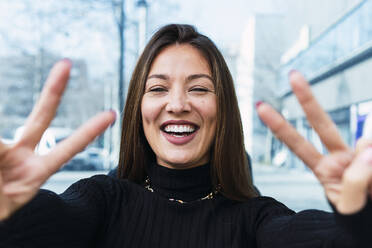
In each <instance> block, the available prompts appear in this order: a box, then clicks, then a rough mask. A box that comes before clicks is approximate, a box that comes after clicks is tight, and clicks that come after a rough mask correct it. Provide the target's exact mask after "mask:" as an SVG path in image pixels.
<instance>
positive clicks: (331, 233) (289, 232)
mask: <svg viewBox="0 0 372 248" xmlns="http://www.w3.org/2000/svg"><path fill="white" fill-rule="evenodd" d="M257 201H258V203H256V205H257V206H258V208H257V210H256V211H257V212H256V216H257V217H256V218H255V221H254V223H255V227H254V228H255V230H256V240H257V247H261V248H271V247H273V248H274V247H286V248H287V247H302V248H307V247H308V248H314V247H322V248H342V247H345V248H346V247H370V244H371V238H370V233H371V231H372V229H371V224H372V218H371V217H372V206H371V203H370V202H369V204H368V205H366V206H365V208H364V209H363V210H361V211H359V212H358V213H355V214H352V215H347V216H345V215H341V214H339V213H337V212H335V213H334V214H333V213H328V212H324V211H319V210H305V211H301V212H298V213H295V212H293V211H292V210H290V209H288V208H287V207H285V206H284V205H283V204H281V203H279V202H277V201H275V200H274V199H272V198H267V197H264V198H261V199H257Z"/></svg>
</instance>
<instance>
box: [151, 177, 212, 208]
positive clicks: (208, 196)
mask: <svg viewBox="0 0 372 248" xmlns="http://www.w3.org/2000/svg"><path fill="white" fill-rule="evenodd" d="M145 189H147V190H148V191H150V192H154V189H153V188H151V186H150V178H148V177H147V178H146V180H145ZM217 194H218V189H215V190H213V191H211V192H210V193H209V194H208V195H206V196H204V197H202V198H199V199H197V200H194V201H189V202H186V201H183V200H179V199H174V198H168V200H169V201H175V202H178V203H181V204H187V203H192V202H198V201H204V200H211V199H213V198H214V197H215V195H217Z"/></svg>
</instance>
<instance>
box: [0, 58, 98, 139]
mask: <svg viewBox="0 0 372 248" xmlns="http://www.w3.org/2000/svg"><path fill="white" fill-rule="evenodd" d="M59 59H60V57H59V56H57V55H53V54H50V53H47V52H44V53H43V58H42V63H40V61H41V58H40V54H38V55H37V56H19V57H15V56H13V57H3V58H0V65H1V66H0V81H1V84H0V97H1V103H0V119H1V120H2V121H1V122H0V132H1V133H0V136H2V137H4V138H12V136H13V134H14V131H15V129H16V128H18V127H20V126H22V125H23V124H24V122H25V120H26V118H27V116H28V115H29V114H30V112H31V110H32V108H33V106H34V104H35V101H36V100H37V98H38V97H39V95H40V90H41V89H42V87H43V85H44V83H45V79H46V78H47V76H48V72H49V70H50V69H51V68H52V66H53V64H54V63H55V62H56V61H58V60H59ZM41 65H42V66H41ZM103 108H104V85H103V84H102V83H101V82H92V81H90V80H89V78H88V71H87V67H86V63H85V61H84V60H78V59H77V60H74V61H73V69H72V70H71V74H70V81H69V84H68V87H67V89H66V91H65V94H64V96H63V98H62V102H61V104H60V106H59V108H58V111H57V116H56V118H55V119H54V120H53V122H52V126H56V127H65V128H71V129H76V128H77V127H78V126H80V125H81V124H82V123H83V122H84V121H86V120H88V119H89V118H90V117H91V116H93V115H94V114H95V113H97V112H98V111H100V110H102V109H103Z"/></svg>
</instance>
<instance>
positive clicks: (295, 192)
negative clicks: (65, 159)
mask: <svg viewBox="0 0 372 248" xmlns="http://www.w3.org/2000/svg"><path fill="white" fill-rule="evenodd" d="M253 168H254V169H253V174H254V183H255V185H256V186H257V188H258V189H259V190H260V192H261V194H262V195H266V196H271V197H273V198H275V199H277V200H279V201H280V202H282V203H284V204H285V205H287V206H288V207H289V208H291V209H293V210H295V211H301V210H304V209H321V210H327V211H329V210H330V207H329V206H328V203H327V201H326V198H325V196H324V193H323V189H322V187H321V186H320V185H319V183H318V182H317V180H316V179H315V177H314V176H313V175H312V174H311V172H309V171H304V170H299V169H286V168H276V167H272V166H265V165H258V164H257V165H253ZM106 173H107V172H105V171H98V172H97V171H95V172H59V173H57V174H56V175H54V176H53V177H52V178H51V179H50V180H49V181H48V182H47V183H46V184H45V185H44V186H43V188H47V189H50V190H52V191H54V192H56V193H61V192H63V191H64V190H65V189H66V188H67V187H68V186H69V185H71V184H72V183H73V182H76V181H77V180H79V179H81V178H87V177H90V176H92V175H94V174H106Z"/></svg>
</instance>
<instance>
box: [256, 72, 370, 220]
mask: <svg viewBox="0 0 372 248" xmlns="http://www.w3.org/2000/svg"><path fill="white" fill-rule="evenodd" d="M290 83H291V86H292V89H293V92H294V94H295V95H296V97H297V99H298V101H299V103H300V105H301V107H302V109H303V110H304V112H305V115H306V117H307V119H308V121H309V123H310V125H311V126H312V127H313V128H314V130H315V131H316V132H317V134H318V135H319V138H320V140H321V141H322V143H323V144H324V145H325V147H326V148H327V149H328V151H329V155H322V154H321V153H319V152H318V151H317V150H316V148H315V147H314V146H313V145H312V144H311V143H310V142H308V141H307V140H306V139H305V138H304V137H302V136H301V135H300V134H299V133H298V132H297V131H296V129H295V128H294V127H292V126H291V125H290V124H289V123H288V122H287V121H286V120H285V119H284V118H283V117H282V116H281V115H280V114H279V113H278V112H276V111H275V110H274V109H273V108H272V107H271V106H270V105H269V104H266V103H263V104H260V105H259V106H258V107H257V112H258V115H259V116H260V118H261V120H262V121H263V122H264V123H265V124H266V125H267V126H268V127H269V128H270V129H271V131H272V132H273V134H274V135H275V136H276V137H277V138H278V139H280V140H281V141H282V142H283V143H285V144H286V145H287V146H288V147H289V148H290V149H291V150H292V152H294V153H295V154H296V155H297V156H298V157H299V158H300V159H301V160H302V161H303V162H304V163H305V164H306V165H307V166H308V167H309V168H310V169H311V170H312V171H313V172H314V174H315V175H316V177H317V178H318V180H319V181H320V183H321V184H322V185H323V187H324V190H325V193H326V195H327V197H328V199H329V200H330V202H331V203H332V204H333V205H334V206H335V207H336V209H337V210H338V211H340V212H341V213H353V212H356V211H358V210H360V209H361V208H362V207H363V206H364V205H365V203H366V199H367V195H368V192H369V193H370V194H371V195H372V190H370V189H372V186H371V185H372V150H371V149H365V148H366V147H368V145H367V144H370V143H372V142H371V141H369V140H362V141H361V142H360V143H359V144H360V145H358V147H359V149H358V150H359V151H360V152H358V153H356V152H355V151H353V150H352V149H351V148H349V147H348V146H347V145H346V144H345V143H344V142H343V140H342V138H341V136H340V134H339V132H338V130H337V128H336V125H335V124H334V123H333V122H332V120H331V119H330V117H329V116H328V114H327V113H326V112H325V111H324V110H323V109H322V108H321V106H320V105H319V103H318V102H317V101H316V99H315V97H314V96H313V94H312V92H311V90H310V86H309V85H308V83H307V82H306V80H305V78H304V77H303V76H302V75H301V74H300V73H299V72H297V71H293V72H292V73H291V74H290ZM369 158H371V159H369Z"/></svg>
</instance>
